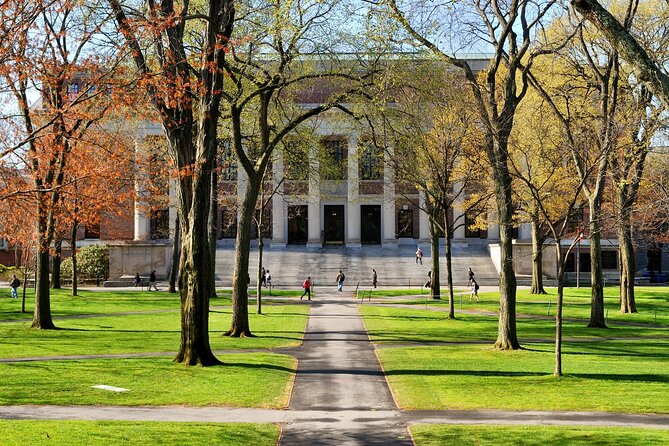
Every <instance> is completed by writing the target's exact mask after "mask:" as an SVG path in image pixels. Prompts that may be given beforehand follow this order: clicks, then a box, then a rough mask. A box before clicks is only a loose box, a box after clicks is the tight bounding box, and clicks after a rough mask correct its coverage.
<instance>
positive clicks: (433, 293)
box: [430, 215, 441, 299]
mask: <svg viewBox="0 0 669 446" xmlns="http://www.w3.org/2000/svg"><path fill="white" fill-rule="evenodd" d="M434 218H436V216H434V215H433V216H431V217H430V249H431V251H432V255H431V256H430V268H431V271H432V275H431V276H430V297H432V299H441V283H440V282H439V230H438V228H437V225H436V224H435V223H434Z"/></svg>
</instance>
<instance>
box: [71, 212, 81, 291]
mask: <svg viewBox="0 0 669 446" xmlns="http://www.w3.org/2000/svg"><path fill="white" fill-rule="evenodd" d="M77 226H78V223H77V220H76V219H75V220H74V221H73V222H72V233H71V234H70V251H71V252H72V254H71V256H72V296H77V295H78V293H79V290H78V289H77V288H78V286H79V275H78V274H77Z"/></svg>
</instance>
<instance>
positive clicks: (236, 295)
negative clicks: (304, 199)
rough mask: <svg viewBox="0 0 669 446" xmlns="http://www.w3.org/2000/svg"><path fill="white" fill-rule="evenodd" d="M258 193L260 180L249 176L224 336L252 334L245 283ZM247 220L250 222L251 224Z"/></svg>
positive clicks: (237, 240)
mask: <svg viewBox="0 0 669 446" xmlns="http://www.w3.org/2000/svg"><path fill="white" fill-rule="evenodd" d="M261 178H262V176H261ZM259 193H260V181H259V180H258V179H257V178H251V177H250V176H249V179H248V187H247V188H246V192H245V193H244V199H243V201H242V206H241V214H240V217H239V220H240V222H243V224H240V225H239V227H238V228H237V238H236V246H237V249H236V252H235V270H234V273H233V277H232V282H233V284H234V286H233V290H232V306H233V308H232V323H231V325H230V329H229V330H228V331H227V332H226V333H225V334H226V336H233V337H240V336H245V337H250V336H253V333H251V328H250V327H249V314H248V313H249V309H248V305H249V293H248V286H247V283H248V274H249V254H250V251H251V224H252V222H253V217H254V214H255V209H256V202H257V200H258V195H259ZM248 222H251V224H249V223H248ZM242 284H243V286H242Z"/></svg>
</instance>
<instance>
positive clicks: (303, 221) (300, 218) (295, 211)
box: [288, 205, 309, 245]
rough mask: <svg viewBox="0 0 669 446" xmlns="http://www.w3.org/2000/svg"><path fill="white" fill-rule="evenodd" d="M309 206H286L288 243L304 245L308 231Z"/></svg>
mask: <svg viewBox="0 0 669 446" xmlns="http://www.w3.org/2000/svg"><path fill="white" fill-rule="evenodd" d="M308 212H309V206H306V205H300V206H288V244H289V245H304V244H306V243H307V239H308V238H309V237H308V233H309V232H308V231H309V213H308Z"/></svg>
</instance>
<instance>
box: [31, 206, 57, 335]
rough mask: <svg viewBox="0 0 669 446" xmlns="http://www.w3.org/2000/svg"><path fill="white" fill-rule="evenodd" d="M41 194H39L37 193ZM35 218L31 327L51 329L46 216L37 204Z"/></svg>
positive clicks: (52, 324)
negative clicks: (35, 265) (35, 241)
mask: <svg viewBox="0 0 669 446" xmlns="http://www.w3.org/2000/svg"><path fill="white" fill-rule="evenodd" d="M39 195H41V194H39ZM38 206H39V208H38V211H37V220H38V223H37V224H38V228H39V229H38V230H37V253H36V255H37V267H36V270H35V313H34V314H33V322H32V325H31V327H32V328H39V329H42V330H53V329H55V328H56V326H55V325H54V323H53V319H52V318H51V294H50V293H49V257H50V256H49V245H50V241H48V240H45V238H48V236H47V234H46V232H47V231H46V226H47V223H46V220H47V217H46V216H45V215H44V214H43V211H42V210H41V209H42V207H41V205H38Z"/></svg>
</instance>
